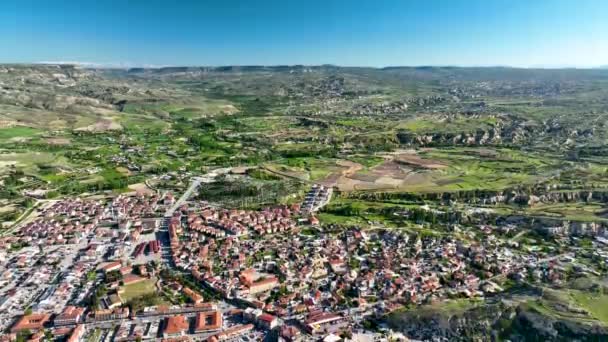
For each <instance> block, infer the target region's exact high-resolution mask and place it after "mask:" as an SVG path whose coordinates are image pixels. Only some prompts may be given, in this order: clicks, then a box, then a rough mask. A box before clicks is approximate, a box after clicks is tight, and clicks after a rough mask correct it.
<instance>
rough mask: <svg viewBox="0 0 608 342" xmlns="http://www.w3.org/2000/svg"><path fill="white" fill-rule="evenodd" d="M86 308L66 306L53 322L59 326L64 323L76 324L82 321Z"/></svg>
mask: <svg viewBox="0 0 608 342" xmlns="http://www.w3.org/2000/svg"><path fill="white" fill-rule="evenodd" d="M84 311H85V308H83V307H77V306H72V305H68V306H66V307H65V309H64V310H63V312H61V313H60V314H59V315H57V317H55V319H54V320H53V324H54V325H55V326H56V327H58V326H63V325H74V324H77V323H79V322H80V321H81V319H82V317H83V314H84Z"/></svg>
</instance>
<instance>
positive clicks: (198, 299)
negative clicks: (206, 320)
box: [183, 287, 205, 304]
mask: <svg viewBox="0 0 608 342" xmlns="http://www.w3.org/2000/svg"><path fill="white" fill-rule="evenodd" d="M183 291H184V294H185V295H186V297H188V298H190V300H191V301H192V302H193V303H194V304H201V303H203V302H204V301H205V300H204V299H203V296H201V295H200V294H198V293H196V292H195V291H193V290H192V289H190V288H189V287H184V289H183Z"/></svg>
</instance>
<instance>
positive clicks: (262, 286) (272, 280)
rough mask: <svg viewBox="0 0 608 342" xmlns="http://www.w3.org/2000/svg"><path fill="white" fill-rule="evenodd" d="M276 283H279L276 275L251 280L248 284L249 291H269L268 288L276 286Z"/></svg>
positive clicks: (254, 292) (253, 292)
mask: <svg viewBox="0 0 608 342" xmlns="http://www.w3.org/2000/svg"><path fill="white" fill-rule="evenodd" d="M278 285H279V279H277V277H275V276H271V277H268V278H265V279H262V280H258V281H255V282H253V283H252V284H251V285H250V286H249V293H250V294H256V293H260V292H265V291H269V290H272V289H273V288H275V287H277V286H278Z"/></svg>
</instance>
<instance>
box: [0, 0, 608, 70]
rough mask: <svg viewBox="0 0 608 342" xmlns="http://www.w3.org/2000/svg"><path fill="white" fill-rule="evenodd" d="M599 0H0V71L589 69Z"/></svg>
mask: <svg viewBox="0 0 608 342" xmlns="http://www.w3.org/2000/svg"><path fill="white" fill-rule="evenodd" d="M606 14H608V2H605V1H601V0H579V1H575V0H538V1H533V2H531V1H524V0H513V1H506V0H491V1H482V0H468V1H465V0H454V1H448V0H432V1H425V2H422V1H395V0H383V1H378V2H372V1H346V0H333V1H331V0H330V1H325V2H323V1H319V0H313V1H307V2H296V1H290V2H282V1H278V0H266V1H257V2H253V1H237V0H230V1H225V2H205V3H201V2H197V1H176V2H173V3H167V2H162V1H155V0H152V1H137V0H134V1H129V2H127V3H125V2H123V1H116V0H105V1H97V2H94V3H83V2H80V1H70V0H62V1H55V2H53V3H51V2H48V1H36V0H23V1H5V2H3V3H1V4H0V35H1V36H2V37H3V38H4V39H3V41H2V45H1V46H2V47H3V48H2V49H1V51H0V63H25V64H27V63H44V62H48V63H62V62H70V63H78V64H84V65H87V64H89V65H93V66H98V67H122V68H128V67H161V66H226V65H266V66H271V65H324V64H331V65H338V66H359V67H378V68H381V67H387V66H459V67H491V66H504V67H515V68H597V67H602V66H606V65H608V44H606V38H605V37H608V20H605V17H606Z"/></svg>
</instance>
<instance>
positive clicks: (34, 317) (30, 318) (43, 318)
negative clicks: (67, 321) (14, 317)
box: [11, 313, 51, 333]
mask: <svg viewBox="0 0 608 342" xmlns="http://www.w3.org/2000/svg"><path fill="white" fill-rule="evenodd" d="M50 318H51V315H49V314H44V313H33V314H31V315H24V316H21V318H20V319H19V320H18V321H17V323H15V325H13V327H12V328H11V332H13V333H17V332H20V331H25V330H29V331H31V332H36V331H39V330H42V329H44V325H45V324H46V323H47V322H48V321H49V319H50Z"/></svg>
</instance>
